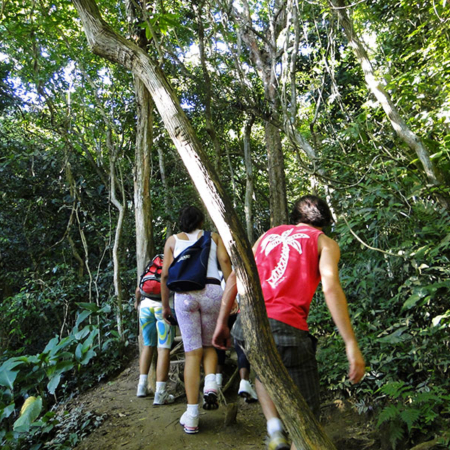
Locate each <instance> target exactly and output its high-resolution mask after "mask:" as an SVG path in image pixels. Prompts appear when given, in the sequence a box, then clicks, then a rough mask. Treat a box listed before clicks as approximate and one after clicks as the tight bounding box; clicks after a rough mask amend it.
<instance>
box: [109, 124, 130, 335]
mask: <svg viewBox="0 0 450 450" xmlns="http://www.w3.org/2000/svg"><path fill="white" fill-rule="evenodd" d="M111 134H112V131H111V129H110V128H108V130H107V137H106V139H107V142H108V148H109V151H110V164H109V170H110V183H111V188H110V193H111V203H112V204H113V205H114V206H115V207H116V208H117V210H118V211H119V217H118V219H117V225H116V233H115V237H114V246H113V264H114V293H115V296H116V303H117V332H118V333H119V336H120V338H121V339H123V338H124V334H123V292H122V281H121V278H120V276H121V270H120V243H121V237H122V230H123V219H124V217H125V211H126V199H125V189H124V187H123V183H122V180H120V190H121V194H122V201H121V202H120V201H119V200H118V199H117V195H116V184H118V183H117V181H116V157H117V156H116V152H115V149H114V145H113V143H112V136H111Z"/></svg>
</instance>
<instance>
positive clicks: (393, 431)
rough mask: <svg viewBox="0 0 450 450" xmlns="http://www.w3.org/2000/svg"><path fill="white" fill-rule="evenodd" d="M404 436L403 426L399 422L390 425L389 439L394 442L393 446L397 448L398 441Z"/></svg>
mask: <svg viewBox="0 0 450 450" xmlns="http://www.w3.org/2000/svg"><path fill="white" fill-rule="evenodd" d="M402 437H403V428H402V427H401V426H400V424H399V423H398V422H394V423H391V426H390V427H389V441H390V443H391V444H392V448H393V449H395V448H396V447H397V442H398V441H400V440H401V439H402Z"/></svg>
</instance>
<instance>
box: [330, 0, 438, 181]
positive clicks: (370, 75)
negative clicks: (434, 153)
mask: <svg viewBox="0 0 450 450" xmlns="http://www.w3.org/2000/svg"><path fill="white" fill-rule="evenodd" d="M329 1H330V3H331V7H332V10H333V12H334V13H335V14H336V15H337V16H338V18H339V20H340V22H341V25H342V27H343V29H344V33H345V35H346V36H347V39H348V42H349V44H350V47H351V48H352V49H353V51H354V52H355V55H356V58H357V59H358V61H359V63H360V64H361V68H362V70H363V72H364V77H365V79H366V83H367V86H368V88H369V89H370V91H371V92H372V94H373V95H374V96H375V97H376V99H377V100H378V101H379V102H380V104H381V106H382V108H383V109H384V112H385V113H386V115H387V117H388V119H389V121H390V122H391V125H392V127H393V128H394V130H395V132H396V133H397V135H398V136H399V138H400V139H401V140H402V141H403V142H404V143H406V144H407V145H408V146H409V148H411V149H412V150H413V151H414V152H415V153H416V155H417V157H418V158H419V160H420V162H421V163H422V166H423V168H424V171H425V174H426V176H427V178H428V181H429V182H430V183H431V184H434V185H435V186H439V185H441V184H442V183H443V181H442V180H443V176H442V174H441V173H440V172H439V171H438V169H437V168H436V167H435V165H434V164H433V161H431V158H430V155H429V152H428V150H427V149H426V148H425V145H424V144H423V142H422V141H421V139H420V138H419V137H418V136H417V135H416V134H415V133H413V132H412V131H411V130H410V129H409V127H408V125H406V122H405V121H404V120H403V118H402V117H401V116H400V113H399V112H398V109H397V108H396V106H395V105H394V103H393V102H392V100H391V97H390V95H389V94H388V93H387V92H386V91H385V90H384V88H383V86H382V83H381V82H380V81H379V80H377V78H376V76H375V73H374V71H373V67H372V63H371V61H370V59H369V56H368V54H367V51H366V49H365V47H364V45H363V43H362V42H361V41H360V39H359V38H358V36H357V34H356V32H355V30H354V28H353V24H352V23H351V21H350V19H349V17H348V15H347V5H346V2H345V0H329Z"/></svg>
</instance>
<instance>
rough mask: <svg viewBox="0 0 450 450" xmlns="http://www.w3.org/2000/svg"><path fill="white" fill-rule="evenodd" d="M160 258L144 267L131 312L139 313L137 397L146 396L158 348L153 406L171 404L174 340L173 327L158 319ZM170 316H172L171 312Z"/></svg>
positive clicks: (161, 262) (159, 256)
mask: <svg viewBox="0 0 450 450" xmlns="http://www.w3.org/2000/svg"><path fill="white" fill-rule="evenodd" d="M162 266H163V255H156V256H155V257H154V258H153V259H152V260H151V261H150V262H149V263H148V264H147V266H146V268H145V270H144V273H143V274H142V276H141V279H140V282H139V286H138V287H137V288H136V301H135V304H134V306H135V308H136V309H138V310H139V322H140V326H141V330H142V339H143V341H144V345H143V347H142V351H141V356H140V358H139V372H140V376H139V384H138V387H137V394H136V395H137V396H138V397H146V396H147V382H148V371H149V369H150V364H151V361H152V357H153V352H154V349H155V347H156V346H157V347H158V362H157V366H156V392H155V398H154V400H153V404H154V405H165V404H168V403H173V401H174V397H173V395H171V394H169V393H168V392H167V391H166V384H167V380H168V378H169V367H170V349H171V347H172V343H173V340H174V337H175V326H173V325H169V324H168V323H167V322H166V321H165V320H164V319H163V315H162V311H163V308H162V304H161V271H162ZM170 307H171V308H172V314H173V316H175V312H174V311H173V305H170Z"/></svg>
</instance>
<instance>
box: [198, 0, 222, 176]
mask: <svg viewBox="0 0 450 450" xmlns="http://www.w3.org/2000/svg"><path fill="white" fill-rule="evenodd" d="M192 5H195V3H192ZM203 5H204V2H201V3H200V4H199V6H198V7H197V8H196V7H195V6H194V8H195V10H196V13H197V25H198V49H199V53H200V63H201V66H202V72H203V80H204V85H203V89H204V92H205V122H206V131H207V132H208V134H209V137H210V138H211V141H212V143H213V145H214V152H215V160H214V161H215V169H216V171H217V173H220V170H221V169H220V168H221V156H222V149H221V147H220V143H219V139H218V137H217V133H216V130H215V126H214V121H213V115H212V108H211V98H212V89H211V77H210V76H209V72H208V67H207V66H206V55H205V28H204V26H203V18H202V9H203Z"/></svg>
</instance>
